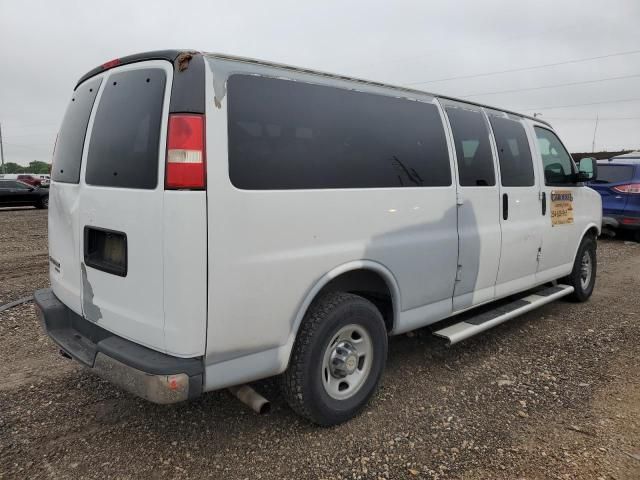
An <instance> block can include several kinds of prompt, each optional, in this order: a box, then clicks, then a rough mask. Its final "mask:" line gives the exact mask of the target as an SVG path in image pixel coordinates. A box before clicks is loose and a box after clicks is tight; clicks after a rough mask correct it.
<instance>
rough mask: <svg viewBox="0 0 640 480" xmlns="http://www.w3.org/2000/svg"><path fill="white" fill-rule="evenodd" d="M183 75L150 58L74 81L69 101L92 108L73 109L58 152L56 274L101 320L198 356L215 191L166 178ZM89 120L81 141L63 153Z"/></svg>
mask: <svg viewBox="0 0 640 480" xmlns="http://www.w3.org/2000/svg"><path fill="white" fill-rule="evenodd" d="M182 73H183V72H181V73H180V74H182ZM200 73H202V70H200ZM176 75H179V74H176ZM183 78H185V77H183ZM174 83H175V80H174V68H173V65H172V64H171V63H170V62H168V61H164V60H149V61H137V62H135V63H131V64H126V65H121V66H119V67H117V68H113V69H111V70H107V71H105V72H103V73H101V74H99V75H97V76H96V77H92V78H90V79H88V80H86V81H84V82H83V83H81V84H80V86H79V87H78V88H77V89H76V92H75V94H74V99H73V100H72V106H71V107H69V110H70V111H72V110H73V111H76V110H77V111H78V112H79V113H81V114H83V115H80V114H77V115H75V117H82V118H79V119H78V120H74V118H75V117H73V116H72V118H71V119H70V120H69V122H67V117H65V121H64V124H63V127H62V128H61V131H60V134H59V139H58V146H57V148H56V154H55V156H54V172H53V173H54V175H53V185H52V187H51V194H52V200H50V204H51V209H50V210H51V211H50V222H49V223H50V255H51V257H52V265H51V272H52V273H51V283H52V288H53V291H54V293H55V294H56V295H57V296H58V298H60V299H61V300H62V301H63V302H64V303H65V304H66V305H67V306H69V307H70V308H72V309H73V310H75V311H76V312H77V313H79V314H81V315H82V316H83V317H84V318H85V319H87V320H89V321H91V322H95V323H97V324H98V325H99V326H101V327H102V328H105V329H107V330H109V331H111V332H113V333H115V334H117V335H120V336H122V337H124V338H127V339H129V340H132V341H134V342H136V343H139V344H141V345H145V346H147V347H149V348H153V349H155V350H159V351H162V352H166V353H169V354H173V355H176V356H182V357H192V356H198V355H202V354H203V352H204V338H205V337H206V335H205V333H206V283H207V282H206V191H205V190H204V189H200V191H191V190H189V189H186V190H173V191H171V190H165V158H166V145H167V130H168V128H167V126H168V124H169V112H170V106H171V107H172V105H171V97H172V85H173V84H174ZM202 85H204V79H202ZM96 93H97V95H96ZM92 96H93V97H92ZM183 96H184V95H183ZM76 100H78V101H80V102H81V106H82V107H83V108H85V109H87V110H89V112H90V115H88V116H87V118H84V114H85V113H86V112H85V110H82V111H80V110H81V109H79V108H75V107H76V105H75V102H76ZM92 100H93V101H92ZM93 103H95V104H94V105H93ZM92 106H93V108H92ZM187 113H189V112H187ZM67 115H69V114H67ZM83 122H86V137H85V138H84V146H82V143H81V142H80V147H79V148H78V146H77V145H75V144H74V145H75V147H76V149H75V150H74V151H73V152H72V154H69V155H64V156H63V153H64V152H63V151H62V147H64V146H65V144H67V143H68V138H72V137H73V136H74V135H76V133H77V132H81V131H82V126H83ZM67 123H69V126H67ZM187 133H188V132H187ZM78 135H81V134H78ZM79 158H82V161H80V160H79ZM65 159H70V160H68V162H69V163H70V164H72V167H73V168H70V167H67V165H65V161H67V160H65ZM71 160H73V161H71ZM63 171H64V172H63ZM69 172H70V173H72V174H73V178H72V179H71V180H70V182H69V183H67V184H65V183H64V182H62V181H61V178H63V176H64V175H66V174H67V173H69ZM74 179H75V182H76V183H72V180H74ZM54 261H55V262H56V263H57V264H58V265H59V266H58V267H56V263H53V262H54ZM56 268H57V270H58V271H57V270H56Z"/></svg>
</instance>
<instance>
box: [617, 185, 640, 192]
mask: <svg viewBox="0 0 640 480" xmlns="http://www.w3.org/2000/svg"><path fill="white" fill-rule="evenodd" d="M613 189H614V190H615V191H616V192H620V193H640V183H630V184H628V185H618V186H617V187H613Z"/></svg>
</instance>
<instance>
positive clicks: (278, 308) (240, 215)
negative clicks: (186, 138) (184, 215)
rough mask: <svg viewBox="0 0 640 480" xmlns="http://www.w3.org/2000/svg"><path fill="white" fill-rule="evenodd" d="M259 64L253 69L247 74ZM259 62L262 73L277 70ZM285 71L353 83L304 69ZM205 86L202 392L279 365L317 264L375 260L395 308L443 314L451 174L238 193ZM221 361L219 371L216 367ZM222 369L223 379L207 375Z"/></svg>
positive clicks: (447, 297)
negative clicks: (422, 180) (394, 294)
mask: <svg viewBox="0 0 640 480" xmlns="http://www.w3.org/2000/svg"><path fill="white" fill-rule="evenodd" d="M227 67H228V68H229V69H230V71H231V73H235V72H233V69H234V68H237V69H242V68H246V65H243V64H236V63H231V62H228V65H227ZM261 68H262V67H255V66H254V67H253V70H254V73H257V72H256V70H259V69H261ZM268 70H269V68H266V67H265V71H264V73H265V74H267V75H269V76H272V77H275V76H277V75H283V71H282V70H277V69H276V70H274V71H272V72H271V71H268ZM272 70H273V69H272ZM230 71H227V72H225V71H224V70H222V71H220V70H216V69H215V68H214V69H213V72H212V74H213V82H211V83H212V84H214V85H218V86H220V85H224V84H225V80H226V75H228V74H229V73H230ZM286 76H287V77H290V78H293V79H295V80H298V81H308V82H310V83H320V84H328V85H332V86H340V87H343V88H353V85H352V84H350V83H348V82H336V81H333V80H332V81H327V80H323V79H320V78H319V77H317V76H312V75H308V74H298V73H296V74H293V73H290V72H287V73H286ZM207 88H208V90H207V157H208V163H207V182H208V232H209V237H208V246H209V292H208V299H209V304H208V312H209V327H208V331H207V349H206V350H207V353H206V359H205V363H206V364H207V365H208V366H207V376H206V383H205V389H207V390H208V389H212V388H219V387H220V386H224V385H226V384H232V383H233V382H234V381H238V380H239V379H241V380H240V381H247V380H249V379H252V378H259V377H260V376H266V375H270V374H274V373H278V371H276V370H277V369H278V368H279V369H280V370H282V368H284V367H285V366H286V362H287V358H288V350H287V349H290V348H291V345H292V342H293V338H294V335H295V332H294V330H293V325H294V322H295V319H296V316H297V314H298V312H299V309H300V307H301V304H302V302H303V301H304V299H305V298H306V296H307V293H308V292H309V291H311V289H312V288H313V287H314V286H315V285H316V283H317V282H318V281H319V280H320V279H321V278H322V277H323V276H324V275H325V274H326V273H327V272H330V271H332V270H334V269H335V268H337V267H339V266H341V265H343V264H346V263H348V262H353V261H357V260H369V261H373V262H378V263H380V264H382V265H383V266H384V267H385V268H387V269H388V270H389V271H390V272H391V273H392V274H393V276H394V278H395V279H396V281H397V284H398V285H399V287H400V292H401V294H400V296H401V298H400V305H399V306H398V310H399V311H400V310H412V309H416V308H419V307H423V306H425V305H431V304H438V305H441V304H442V302H444V304H445V306H446V313H445V314H444V315H443V314H442V312H439V317H440V318H442V317H444V316H447V314H450V312H451V296H452V293H453V286H454V282H455V270H456V264H457V255H458V251H457V250H458V248H457V212H456V203H455V202H456V194H455V185H454V184H453V182H452V184H451V185H450V186H447V187H418V188H362V189H353V188H344V189H310V190H295V189H292V190H240V189H238V188H235V187H234V186H233V185H232V184H231V182H230V178H229V166H228V158H229V154H228V138H227V126H228V125H227V106H228V105H227V101H228V96H223V94H224V90H218V91H217V92H214V90H213V88H211V86H210V84H209V82H208V86H207ZM359 89H360V88H359ZM362 90H363V91H367V89H366V88H362ZM371 90H373V91H375V92H376V93H379V92H380V90H381V89H371ZM216 93H217V94H216ZM382 93H383V94H385V93H386V94H389V93H388V92H384V91H383V92H382ZM214 95H216V97H215V100H214V98H213V96H214ZM422 101H425V102H429V101H433V100H432V99H429V98H428V97H427V98H425V99H424V100H422ZM216 104H217V105H218V106H216ZM302 160H303V159H302V158H301V161H302ZM448 167H449V168H451V165H450V162H449V165H448ZM451 176H452V178H454V174H453V172H451ZM354 219H357V220H354ZM434 277H435V278H437V281H434V280H433V279H434ZM438 309H439V310H441V307H440V306H439V307H438ZM427 313H428V312H426V311H425V315H426V316H428V315H427ZM425 318H426V317H425ZM260 352H264V355H262V356H260ZM249 355H254V356H255V355H258V357H260V358H261V363H260V365H253V364H252V362H248V361H247V360H248V358H249V357H248V356H249ZM258 357H254V358H258ZM234 359H236V360H237V362H236V361H233V360H234ZM222 362H225V363H226V365H225V368H224V369H219V368H217V365H223V364H222ZM265 362H267V363H265ZM233 368H237V371H233V375H232V377H233V378H231V377H230V376H229V372H230V371H231V370H230V369H233ZM247 368H249V369H255V370H253V371H250V372H247V371H246V369H247ZM258 370H259V372H258ZM224 372H226V373H224ZM223 374H224V380H223V379H222V378H221V377H219V376H217V375H223Z"/></svg>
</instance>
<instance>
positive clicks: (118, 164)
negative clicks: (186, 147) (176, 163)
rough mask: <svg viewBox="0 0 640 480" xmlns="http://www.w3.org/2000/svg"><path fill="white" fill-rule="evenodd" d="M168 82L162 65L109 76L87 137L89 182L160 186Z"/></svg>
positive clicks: (128, 185) (87, 175)
mask: <svg viewBox="0 0 640 480" xmlns="http://www.w3.org/2000/svg"><path fill="white" fill-rule="evenodd" d="M165 82H166V74H165V72H164V70H161V69H159V68H149V69H143V70H130V71H127V72H122V73H116V74H114V75H111V76H110V77H109V79H108V83H107V84H106V85H105V87H104V91H103V93H102V96H101V97H100V103H99V105H98V107H97V108H98V110H97V111H96V117H95V121H94V124H93V129H92V131H91V140H90V141H89V153H88V156H87V170H86V182H87V183H88V184H91V185H102V186H108V187H123V188H145V189H153V188H155V187H156V185H157V183H158V161H159V160H158V150H159V143H160V126H161V123H162V104H163V101H164V87H165Z"/></svg>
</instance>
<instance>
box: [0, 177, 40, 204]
mask: <svg viewBox="0 0 640 480" xmlns="http://www.w3.org/2000/svg"><path fill="white" fill-rule="evenodd" d="M28 206H33V207H36V208H48V207H49V190H47V189H42V188H40V187H37V186H34V185H29V184H28V183H25V182H23V181H20V180H11V179H9V180H7V179H0V207H28Z"/></svg>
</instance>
